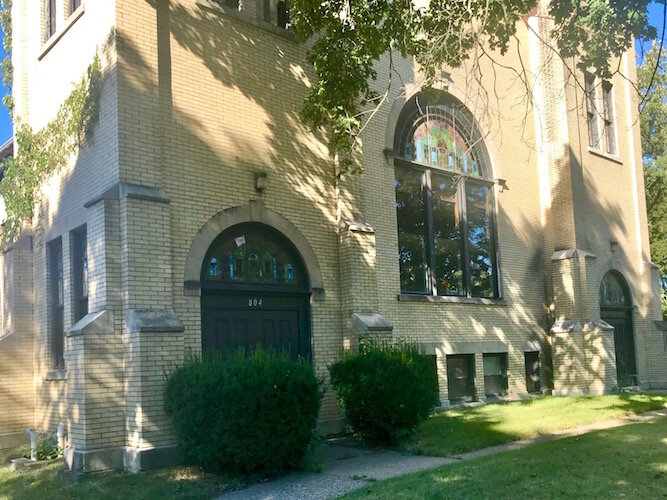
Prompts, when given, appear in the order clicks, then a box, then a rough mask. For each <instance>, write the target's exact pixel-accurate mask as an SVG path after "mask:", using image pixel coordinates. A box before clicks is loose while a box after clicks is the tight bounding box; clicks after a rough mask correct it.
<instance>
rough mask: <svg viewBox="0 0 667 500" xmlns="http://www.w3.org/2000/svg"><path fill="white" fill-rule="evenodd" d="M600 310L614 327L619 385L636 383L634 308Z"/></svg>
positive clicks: (624, 385) (604, 318) (605, 319)
mask: <svg viewBox="0 0 667 500" xmlns="http://www.w3.org/2000/svg"><path fill="white" fill-rule="evenodd" d="M600 312H601V317H602V319H603V320H604V321H606V322H607V323H609V324H610V325H611V326H613V327H614V343H615V345H616V375H617V377H618V385H619V386H620V387H626V386H629V385H636V384H637V362H636V358H635V339H634V334H633V330H632V310H631V309H621V308H609V309H605V308H602V309H601V311H600Z"/></svg>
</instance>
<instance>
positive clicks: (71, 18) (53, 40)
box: [37, 3, 86, 61]
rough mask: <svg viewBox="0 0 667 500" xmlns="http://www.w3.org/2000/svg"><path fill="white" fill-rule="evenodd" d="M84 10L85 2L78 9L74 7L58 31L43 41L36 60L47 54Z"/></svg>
mask: <svg viewBox="0 0 667 500" xmlns="http://www.w3.org/2000/svg"><path fill="white" fill-rule="evenodd" d="M84 12H86V4H85V3H82V4H81V5H80V6H79V8H78V9H76V10H75V11H74V12H72V14H71V15H70V16H69V17H68V18H67V19H66V20H65V25H64V26H63V27H62V28H60V29H59V30H58V31H56V32H55V33H54V34H53V35H52V36H51V38H49V39H48V40H47V41H46V42H44V45H42V51H41V52H40V53H39V55H38V56H37V60H38V61H41V60H42V59H43V58H44V56H45V55H46V54H48V53H49V52H50V51H51V49H52V48H53V47H54V46H55V44H57V43H58V41H59V40H60V39H61V38H62V37H63V36H65V33H67V32H68V31H69V29H70V28H71V27H72V26H74V23H75V22H77V21H78V20H79V19H80V18H81V16H83V13H84Z"/></svg>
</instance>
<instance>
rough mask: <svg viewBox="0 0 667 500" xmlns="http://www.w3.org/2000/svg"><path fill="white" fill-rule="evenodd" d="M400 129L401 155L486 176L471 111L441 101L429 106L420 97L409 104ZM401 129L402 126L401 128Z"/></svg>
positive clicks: (427, 163)
mask: <svg viewBox="0 0 667 500" xmlns="http://www.w3.org/2000/svg"><path fill="white" fill-rule="evenodd" d="M406 108H407V109H406V110H404V112H403V116H402V117H401V120H400V123H402V124H404V125H403V127H400V126H399V130H397V142H398V144H397V145H396V146H397V150H398V153H399V155H400V157H401V158H403V159H404V160H408V161H411V162H414V163H419V164H422V165H427V166H433V167H438V168H441V169H446V170H451V171H454V172H459V173H462V174H466V175H471V176H480V177H486V176H487V171H486V168H485V165H484V154H483V150H482V144H481V143H482V141H481V138H480V137H479V134H477V132H476V129H475V126H474V122H473V120H472V118H471V116H470V113H469V112H468V111H467V110H466V109H465V108H463V107H462V106H461V105H457V104H456V103H452V102H448V101H441V102H437V103H436V104H434V105H429V104H428V103H427V101H426V99H425V98H424V97H421V96H418V97H415V98H413V101H412V102H410V103H408V104H407V105H406ZM401 128H402V129H401Z"/></svg>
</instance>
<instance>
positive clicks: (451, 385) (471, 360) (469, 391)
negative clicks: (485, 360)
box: [445, 354, 476, 402]
mask: <svg viewBox="0 0 667 500" xmlns="http://www.w3.org/2000/svg"><path fill="white" fill-rule="evenodd" d="M459 360H461V361H462V362H463V370H464V371H465V372H467V373H466V375H467V376H466V377H460V378H456V377H453V375H454V372H455V370H456V368H457V367H456V366H454V365H455V363H456V362H457V361H459ZM445 363H446V365H447V397H448V398H449V400H450V401H452V402H470V401H474V400H475V398H476V392H475V355H474V354H448V355H447V356H446V358H445ZM455 380H463V381H465V384H466V385H465V389H464V391H463V392H460V393H457V392H456V391H455V390H454V389H456V385H455V384H456V382H455Z"/></svg>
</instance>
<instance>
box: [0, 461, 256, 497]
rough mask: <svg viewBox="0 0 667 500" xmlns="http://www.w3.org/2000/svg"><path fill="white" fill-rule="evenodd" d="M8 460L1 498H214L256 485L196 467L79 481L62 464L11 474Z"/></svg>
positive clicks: (0, 472)
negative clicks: (205, 471)
mask: <svg viewBox="0 0 667 500" xmlns="http://www.w3.org/2000/svg"><path fill="white" fill-rule="evenodd" d="M9 456H10V453H8V452H7V451H5V452H4V455H3V458H4V460H3V462H2V465H1V466H0V497H1V498H10V499H14V498H16V499H21V500H24V499H25V500H31V499H35V500H37V499H40V500H41V499H45V498H54V499H56V498H58V499H61V498H76V499H77V500H78V499H84V500H85V499H91V500H92V499H99V498H132V499H154V498H173V497H181V496H182V497H186V498H213V497H216V496H218V495H221V494H223V493H225V492H228V491H232V490H236V489H239V488H242V487H244V486H246V485H248V484H249V483H252V482H255V481H256V479H254V478H250V477H245V476H234V475H218V474H207V473H204V472H201V471H200V470H198V469H197V468H194V467H176V468H169V469H163V470H159V471H152V472H145V473H138V474H132V473H126V472H119V473H114V472H109V473H99V474H87V475H85V476H79V477H77V476H70V475H68V474H61V473H60V472H61V471H62V462H58V463H54V464H52V465H50V466H48V467H45V468H43V469H39V470H35V471H31V472H27V473H23V474H18V473H15V472H13V471H11V470H10V468H9ZM5 457H6V458H5Z"/></svg>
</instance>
